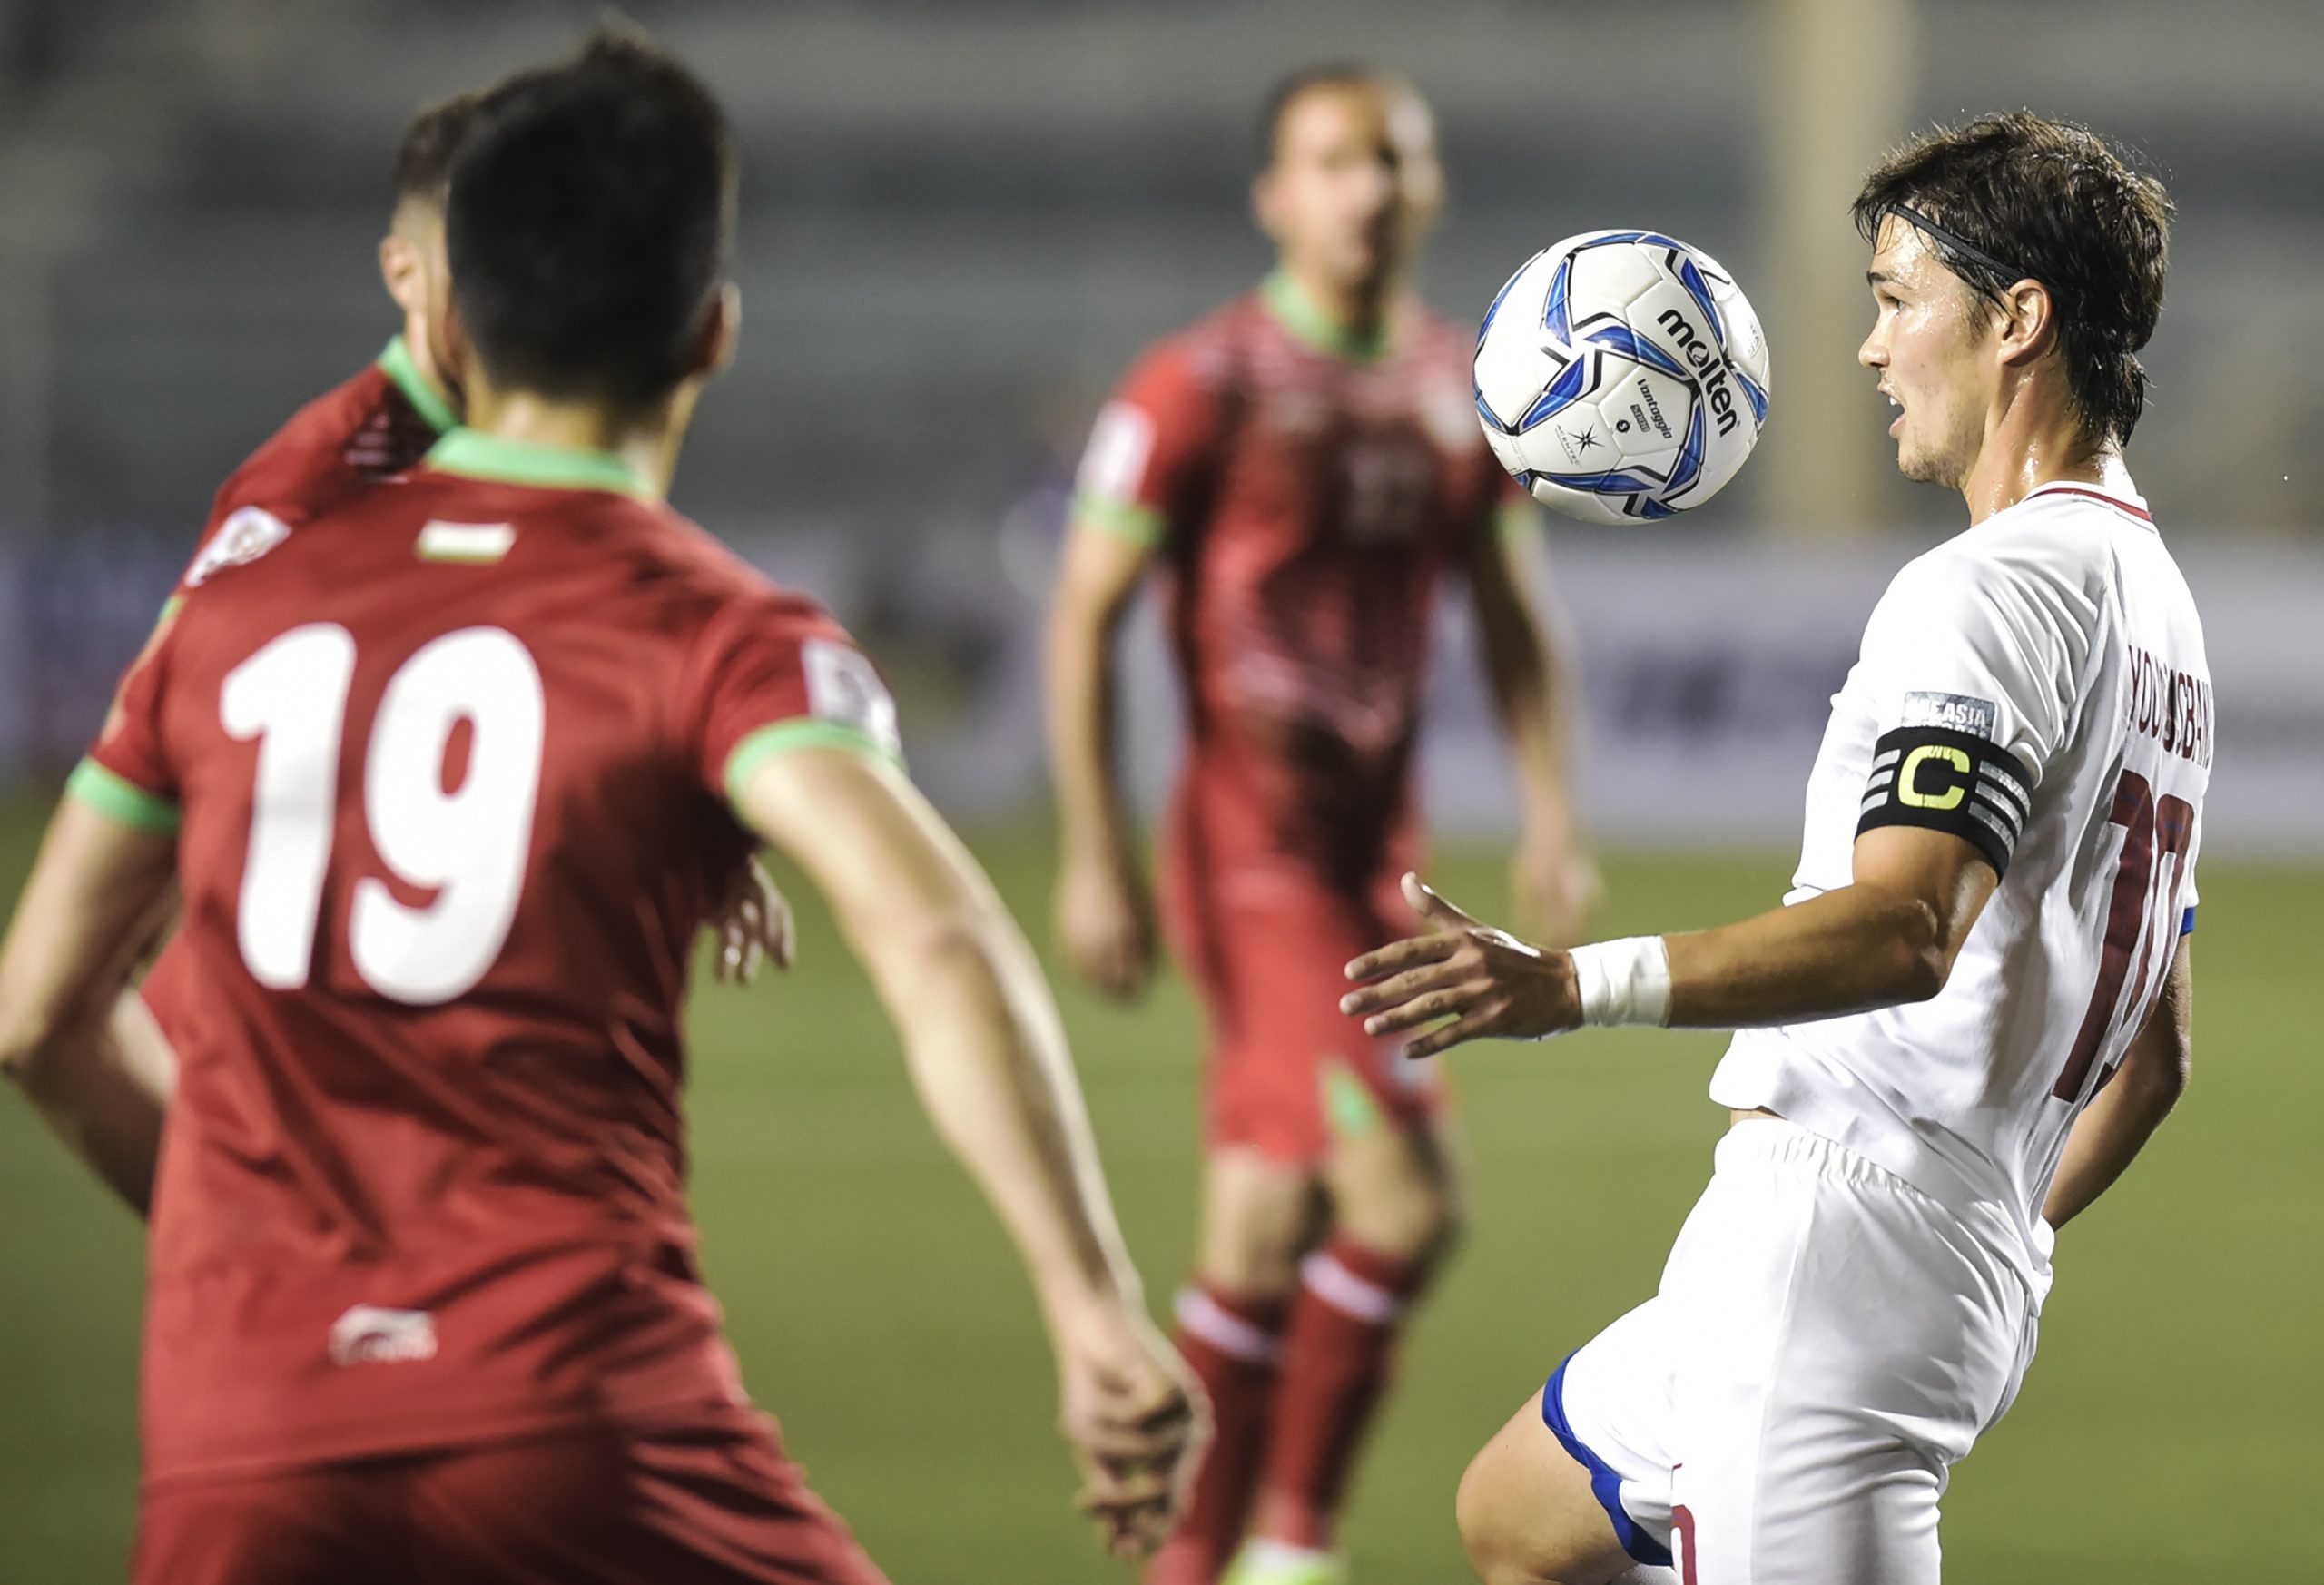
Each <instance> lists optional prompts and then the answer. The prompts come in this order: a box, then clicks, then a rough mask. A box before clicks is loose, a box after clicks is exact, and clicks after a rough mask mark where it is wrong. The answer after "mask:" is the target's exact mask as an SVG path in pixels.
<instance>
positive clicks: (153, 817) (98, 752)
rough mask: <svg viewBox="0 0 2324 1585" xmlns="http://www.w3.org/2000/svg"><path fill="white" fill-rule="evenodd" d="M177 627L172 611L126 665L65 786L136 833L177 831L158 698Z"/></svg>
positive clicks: (172, 772)
mask: <svg viewBox="0 0 2324 1585" xmlns="http://www.w3.org/2000/svg"><path fill="white" fill-rule="evenodd" d="M176 628H177V612H176V610H175V608H174V607H172V609H169V610H167V611H165V612H164V613H163V614H162V620H161V622H160V623H159V624H158V625H156V626H155V627H154V629H153V636H152V637H151V638H148V639H147V640H146V641H145V647H144V648H143V650H142V651H140V652H139V654H138V656H137V658H136V659H135V660H133V661H132V662H131V663H130V665H129V670H128V672H127V673H126V674H124V675H123V678H122V683H121V687H120V690H119V691H118V692H117V693H116V694H114V696H113V708H112V710H111V711H109V712H108V713H107V714H106V716H105V724H104V728H103V731H102V732H100V733H98V736H97V741H96V742H95V743H94V744H92V745H91V746H90V749H89V752H88V754H87V756H86V757H85V758H84V759H83V760H82V762H81V763H80V765H79V767H78V768H77V769H75V770H74V773H73V775H72V778H71V779H70V780H69V781H67V782H66V783H65V789H64V790H65V793H66V795H67V796H69V797H72V798H74V799H77V800H78V801H79V802H83V803H86V804H88V805H89V806H90V807H92V808H94V809H96V810H98V811H99V812H102V813H104V814H108V815H111V816H112V817H113V819H115V820H117V821H119V822H121V823H122V824H123V825H128V826H133V827H135V828H137V829H138V830H140V831H153V832H173V831H175V830H177V828H178V777H177V771H176V767H175V766H174V765H173V764H172V763H171V759H170V755H169V752H168V747H167V744H166V743H165V741H164V739H163V736H162V694H163V691H164V688H165V685H166V684H167V680H168V674H169V667H170V662H171V657H172V653H173V652H172V644H171V639H172V635H173V634H174V633H175V631H176Z"/></svg>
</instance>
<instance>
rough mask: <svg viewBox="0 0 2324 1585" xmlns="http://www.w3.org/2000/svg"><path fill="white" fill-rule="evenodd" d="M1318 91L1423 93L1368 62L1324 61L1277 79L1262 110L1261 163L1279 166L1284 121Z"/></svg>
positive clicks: (1407, 82)
mask: <svg viewBox="0 0 2324 1585" xmlns="http://www.w3.org/2000/svg"><path fill="white" fill-rule="evenodd" d="M1317 88H1373V89H1377V90H1379V91H1381V92H1383V93H1387V94H1413V96H1414V97H1418V95H1419V90H1418V89H1416V88H1414V87H1413V85H1412V84H1411V83H1410V82H1409V81H1407V80H1406V79H1405V78H1403V76H1400V75H1399V74H1396V73H1394V72H1390V71H1385V70H1383V69H1382V68H1381V67H1378V66H1374V65H1373V64H1369V63H1368V62H1364V61H1321V62H1318V63H1316V64H1314V65H1312V66H1302V67H1300V68H1299V69H1298V70H1297V71H1295V72H1292V73H1289V74H1285V75H1284V76H1282V77H1278V78H1276V79H1275V86H1274V87H1272V88H1269V89H1268V90H1267V96H1266V99H1265V102H1264V103H1262V104H1261V105H1260V107H1259V164H1260V166H1261V167H1262V168H1265V167H1266V166H1268V165H1272V164H1274V163H1275V143H1276V141H1277V140H1278V139H1280V138H1281V137H1282V135H1283V118H1284V115H1285V113H1286V112H1288V111H1289V110H1290V109H1291V107H1292V105H1293V104H1294V103H1296V102H1297V101H1298V100H1299V99H1301V98H1302V97H1304V96H1305V95H1306V94H1308V93H1310V92H1312V91H1313V90H1315V89H1317Z"/></svg>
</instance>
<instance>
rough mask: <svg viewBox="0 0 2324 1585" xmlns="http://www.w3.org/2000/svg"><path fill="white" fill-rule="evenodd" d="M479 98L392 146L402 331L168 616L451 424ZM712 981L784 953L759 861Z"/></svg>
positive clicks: (341, 397)
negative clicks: (463, 151)
mask: <svg viewBox="0 0 2324 1585" xmlns="http://www.w3.org/2000/svg"><path fill="white" fill-rule="evenodd" d="M481 100H482V94H481V93H470V94H457V95H455V96H453V97H452V98H449V99H446V100H442V101H439V102H438V103H434V104H431V105H428V106H427V107H426V108H425V109H423V110H421V111H420V112H419V114H418V115H416V116H414V117H413V118H412V121H411V124H410V125H409V126H408V127H407V128H406V129H405V130H404V134H403V140H402V142H401V143H400V144H399V146H398V147H397V150H396V161H395V202H394V209H393V211H392V212H391V213H390V216H389V225H388V234H387V235H386V236H385V237H383V238H381V239H380V241H379V275H380V279H381V281H383V282H384V283H385V284H386V286H387V289H388V295H389V297H390V298H391V299H393V300H394V301H395V304H396V307H397V308H398V309H399V310H401V311H402V314H403V326H404V328H403V330H402V331H401V332H400V333H399V334H398V335H397V336H396V337H395V339H394V340H390V341H389V343H388V345H387V349H385V350H384V351H382V352H381V353H380V354H379V358H378V359H376V360H374V361H373V362H372V363H371V364H370V365H369V366H368V367H367V368H365V369H363V370H362V372H360V373H359V374H357V375H356V376H355V377H354V378H353V379H349V380H348V381H346V382H345V383H344V384H342V385H340V386H338V387H337V388H335V389H332V390H330V391H328V392H326V393H325V394H324V395H322V396H320V397H318V398H316V399H314V400H313V401H311V402H310V403H308V404H307V405H306V406H305V407H303V408H301V409H300V410H299V411H298V412H297V413H296V414H294V415H293V416H292V417H291V420H290V422H288V423H286V424H285V425H283V426H282V428H281V429H279V430H277V431H276V432H275V433H274V434H273V435H272V436H271V437H270V438H268V439H267V441H266V443H265V444H264V445H262V446H261V447H260V448H258V450H256V451H254V452H252V453H251V456H250V457H249V458H247V459H245V460H244V461H243V463H242V465H241V467H240V468H236V469H235V470H234V471H233V473H232V474H231V476H229V477H228V478H227V480H226V482H225V484H224V485H223V486H222V487H220V489H219V491H218V494H217V497H216V498H215V500H213V501H212V505H211V508H210V517H209V520H208V521H207V523H205V524H204V525H203V527H202V542H201V546H200V548H199V550H198V551H197V553H196V555H195V556H194V559H193V560H192V563H191V564H189V566H187V569H186V572H185V574H184V576H183V577H182V578H181V580H180V584H179V589H178V591H177V593H176V594H173V595H172V598H171V601H170V603H169V605H167V606H165V607H164V610H163V615H162V622H163V623H164V624H166V623H167V622H168V620H169V619H170V616H171V615H172V614H173V613H174V611H175V609H176V606H177V603H178V599H179V598H180V597H182V594H183V592H184V590H185V589H186V588H188V587H192V586H197V585H199V584H200V583H202V581H203V580H205V579H206V578H207V577H208V576H209V574H210V572H211V571H212V569H213V565H214V564H216V563H220V562H225V561H231V559H232V558H233V557H234V556H236V555H237V554H239V552H240V547H241V546H244V545H246V544H252V543H258V542H261V541H263V540H264V539H266V538H267V537H269V536H270V535H272V534H275V533H278V532H280V528H279V527H277V526H278V525H280V526H281V527H291V528H296V527H300V525H302V524H305V523H309V522H311V521H313V520H314V519H315V518H316V517H320V516H321V515H322V514H323V513H325V512H328V511H330V510H331V509H332V508H333V507H338V506H340V505H342V504H344V503H345V502H346V501H348V500H350V498H352V497H354V496H356V495H357V494H359V493H360V492H361V491H363V490H366V489H369V487H371V486H373V485H375V484H377V483H379V481H380V480H382V479H388V478H393V477H397V476H398V475H399V474H402V473H404V472H406V471H408V470H409V469H410V468H413V467H414V466H415V465H417V464H418V463H419V459H420V458H422V457H424V456H426V455H427V453H428V448H429V447H431V446H433V445H435V444H436V442H437V441H438V439H439V438H442V436H443V435H444V433H445V432H446V431H447V430H448V429H450V428H453V426H455V425H456V424H458V422H459V410H460V405H461V397H460V392H459V390H458V387H457V386H456V385H455V384H454V383H453V382H452V380H451V379H449V378H448V376H447V375H446V373H445V372H444V363H445V361H446V359H445V355H444V352H443V349H441V348H439V347H437V346H435V345H433V343H434V342H435V341H436V340H438V339H439V337H440V334H441V331H440V327H441V325H442V324H443V322H444V311H443V310H444V305H445V303H446V302H447V301H448V293H449V291H450V290H451V270H450V266H449V265H448V263H447V262H446V260H445V253H444V190H445V186H446V184H447V183H448V182H449V181H450V179H451V171H452V158H453V156H454V155H455V154H456V153H458V152H459V146H460V142H461V140H462V139H463V138H465V137H466V136H467V135H468V129H469V128H470V127H471V126H472V125H473V124H474V123H475V121H476V117H477V112H478V105H479V103H481ZM717 923H718V929H719V933H720V936H721V942H720V951H719V954H718V957H717V959H716V960H715V964H716V968H715V971H716V972H717V974H718V975H719V976H720V978H722V979H734V980H745V981H747V980H750V979H751V978H752V977H753V975H754V973H755V971H756V970H757V967H758V964H759V962H760V961H761V960H763V958H765V957H767V956H770V955H771V956H772V957H773V959H774V960H775V961H776V962H777V963H778V964H782V965H786V966H787V964H788V963H789V961H790V956H791V939H792V938H791V930H792V920H791V912H790V909H789V906H788V905H787V904H786V903H785V902H784V901H783V896H782V894H781V893H780V892H779V891H776V890H775V888H774V883H773V881H771V880H769V879H768V878H767V875H766V872H765V871H763V870H761V869H760V868H759V867H758V864H757V862H756V861H755V860H753V861H749V862H746V863H745V864H744V865H743V866H742V867H741V868H740V869H738V870H737V871H735V874H734V882H733V885H732V888H731V889H730V891H729V892H728V894H727V896H726V898H725V899H724V905H723V909H722V911H721V914H720V916H719V920H718V921H717ZM190 961H191V958H190V954H189V953H188V952H187V951H186V950H183V949H182V948H181V947H179V946H178V945H177V944H176V943H175V941H174V940H172V942H171V943H170V944H169V945H168V946H165V947H164V948H163V950H162V952H161V954H160V956H159V957H157V958H156V959H155V960H154V962H153V969H152V970H151V971H150V972H149V973H148V974H147V975H146V976H145V979H144V981H143V984H142V985H141V987H140V988H139V989H140V993H141V994H142V995H143V997H144V999H145V1005H146V1006H147V1007H148V1008H149V1009H152V1011H153V1017H154V1018H155V1019H156V1020H158V1021H159V1022H160V1024H161V1026H162V1033H163V1034H165V1035H167V1036H169V1037H170V1038H171V1039H172V1043H173V1044H175V1043H178V1042H179V1041H180V1040H181V1039H182V1038H183V1036H184V1034H185V1032H186V1031H185V1029H184V1028H183V1024H184V1020H186V1019H191V1018H193V1017H195V1016H197V1014H198V1009H199V1007H200V999H199V998H197V997H196V996H195V995H194V994H193V993H192V986H191V985H190V984H189V983H188V965H189V963H190Z"/></svg>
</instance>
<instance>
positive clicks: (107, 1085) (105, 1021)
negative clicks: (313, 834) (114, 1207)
mask: <svg viewBox="0 0 2324 1585" xmlns="http://www.w3.org/2000/svg"><path fill="white" fill-rule="evenodd" d="M175 858H176V842H175V839H174V838H173V837H170V836H165V835H160V834H156V833H154V832H145V831H139V830H135V829H133V828H131V827H129V826H127V825H123V824H122V823H120V822H117V821H115V820H113V818H112V817H111V816H109V815H105V814H102V813H99V812H97V811H96V810H94V809H92V808H90V807H88V806H87V805H85V804H83V803H81V802H77V801H74V800H72V799H67V800H66V801H65V802H64V804H63V805H62V806H60V807H59V809H58V811H57V813H56V817H55V819H54V821H53V822H51V824H50V826H49V832H48V836H47V838H46V840H45V841H44V842H43V844H42V847H41V853H40V858H39V860H38V861H37V862H36V863H35V864H34V870H33V874H32V878H31V880H30V881H27V882H26V883H25V891H24V893H23V895H22V897H21V898H20V899H19V900H18V901H17V905H16V914H15V920H14V921H13V922H12V923H11V925H10V926H9V930H8V935H7V940H6V942H5V946H0V1069H5V1071H6V1073H7V1074H8V1076H9V1077H10V1078H13V1079H15V1082H16V1083H17V1084H18V1085H19V1086H20V1087H21V1088H23V1089H24V1091H25V1095H26V1097H27V1098H29V1099H30V1100H31V1101H32V1102H33V1104H34V1107H36V1108H38V1109H39V1110H40V1112H41V1115H42V1116H43V1117H44V1118H45V1119H46V1120H47V1122H48V1124H49V1126H50V1127H52V1128H54V1129H55V1131H56V1132H57V1134H58V1135H59V1136H60V1137H62V1138H63V1139H64V1141H65V1142H66V1143H67V1144H68V1145H69V1146H71V1147H73V1149H74V1151H75V1152H76V1153H78V1154H79V1155H80V1156H81V1157H83V1158H84V1160H86V1161H87V1162H88V1163H89V1165H90V1166H91V1167H93V1168H94V1170H95V1171H96V1173H97V1175H98V1176H99V1177H101V1178H102V1179H103V1181H104V1182H105V1184H106V1185H107V1186H109V1187H111V1188H112V1189H113V1191H114V1192H115V1193H116V1194H118V1195H120V1196H122V1198H123V1199H124V1200H126V1201H127V1202H128V1203H129V1204H130V1206H132V1207H133V1209H135V1210H136V1211H137V1212H138V1213H139V1214H140V1215H141V1216H142V1215H143V1214H144V1213H145V1211H146V1209H147V1208H148V1206H149V1205H150V1204H151V1199H152V1194H153V1171H154V1164H155V1161H156V1159H157V1157H158V1156H159V1153H160V1147H161V1135H162V1117H163V1116H164V1115H165V1113H166V1111H167V1109H168V1106H169V1098H170V1095H171V1092H172V1089H173V1088H174V1087H175V1077H176V1063H175V1060H174V1058H172V1055H171V1053H170V1050H169V1047H168V1045H167V1043H166V1042H165V1041H164V1040H163V1039H162V1035H161V1031H160V1030H159V1029H157V1028H155V1027H154V1024H153V1017H152V1015H151V1014H150V1013H148V1012H147V1011H146V1010H145V1008H144V1005H143V1002H141V1001H139V1000H138V999H137V998H136V997H135V996H134V995H132V994H130V993H129V990H128V986H129V981H130V977H131V975H132V974H133V972H134V971H135V969H136V966H137V963H138V961H139V960H140V958H141V957H142V955H143V952H144V950H145V949H146V947H147V946H148V945H149V944H150V941H151V939H152V930H153V920H155V919H156V917H158V914H159V911H161V910H162V909H164V908H166V907H167V905H168V902H169V898H170V885H171V881H172V874H173V867H174V864H175Z"/></svg>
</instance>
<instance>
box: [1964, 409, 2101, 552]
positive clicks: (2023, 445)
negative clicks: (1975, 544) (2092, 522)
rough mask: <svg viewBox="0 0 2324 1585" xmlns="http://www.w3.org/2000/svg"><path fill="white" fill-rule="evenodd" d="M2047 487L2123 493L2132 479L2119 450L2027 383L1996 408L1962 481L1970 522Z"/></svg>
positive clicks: (1981, 519)
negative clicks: (2095, 436)
mask: <svg viewBox="0 0 2324 1585" xmlns="http://www.w3.org/2000/svg"><path fill="white" fill-rule="evenodd" d="M2050 484H2086V485H2095V486H2097V487H2101V488H2111V489H2113V490H2116V491H2123V490H2127V489H2129V488H2130V484H2131V475H2130V470H2129V468H2126V467H2125V466H2124V465H2123V462H2122V448H2120V447H2118V446H2116V445H2114V444H2113V443H2112V442H2111V441H2107V440H2102V439H2093V438H2092V437H2091V435H2090V432H2089V430H2088V429H2087V428H2084V427H2083V422H2082V420H2081V419H2080V418H2078V417H2077V416H2075V414H2074V413H2073V411H2072V409H2070V408H2069V407H2068V405H2067V404H2066V402H2065V401H2064V399H2063V397H2062V396H2061V395H2059V394H2057V393H2054V392H2052V391H2049V390H2047V389H2044V388H2043V387H2041V386H2036V385H2033V384H2032V383H2031V382H2028V383H2027V384H2026V385H2024V386H2021V387H2020V388H2019V389H2017V390H2016V391H2015V392H2014V393H2013V394H2012V395H2011V396H2010V397H2008V398H2007V399H2004V401H2003V403H2002V405H2001V406H2000V408H1999V409H1997V410H1996V413H1995V416H1994V420H1993V421H1992V422H1991V423H1990V424H1989V425H1988V426H1987V428H1986V433H1985V443H1984V446H1983V447H1982V448H1980V449H1979V451H1978V453H1977V460H1976V461H1975V462H1974V464H1972V465H1971V467H1970V468H1969V472H1968V476H1967V477H1965V479H1964V480H1963V481H1962V485H1961V495H1962V498H1963V499H1964V500H1965V501H1966V502H1967V503H1968V507H1969V522H1970V524H1971V525H1972V526H1973V527H1974V525H1976V524H1979V523H1982V522H1984V520H1985V519H1986V518H1988V517H1992V516H1993V515H1994V513H1996V512H2002V511H2006V510H2007V509H2008V508H2010V507H2014V506H2015V505H2017V503H2018V502H2020V501H2022V500H2024V498H2025V497H2028V496H2030V495H2032V494H2033V492H2034V491H2035V490H2038V489H2040V488H2041V487H2043V485H2050Z"/></svg>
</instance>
